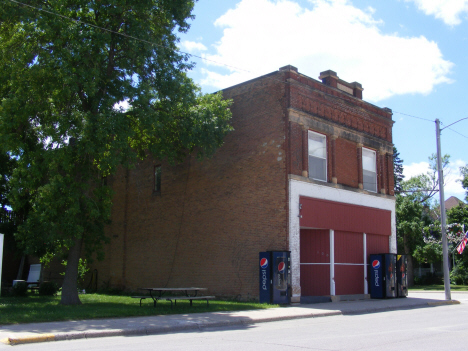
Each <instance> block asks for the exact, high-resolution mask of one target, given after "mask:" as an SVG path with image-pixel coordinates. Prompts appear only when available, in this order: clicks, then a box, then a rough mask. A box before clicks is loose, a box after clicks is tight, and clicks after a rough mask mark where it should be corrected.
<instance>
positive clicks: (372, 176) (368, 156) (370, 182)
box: [362, 148, 377, 193]
mask: <svg viewBox="0 0 468 351" xmlns="http://www.w3.org/2000/svg"><path fill="white" fill-rule="evenodd" d="M362 183H363V184H362V186H363V188H364V189H365V190H368V191H372V192H374V193H376V192H377V167H376V154H375V151H373V150H369V149H366V148H362Z"/></svg>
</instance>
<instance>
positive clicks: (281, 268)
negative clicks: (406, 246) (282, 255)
mask: <svg viewBox="0 0 468 351" xmlns="http://www.w3.org/2000/svg"><path fill="white" fill-rule="evenodd" d="M285 268H286V265H285V264H284V262H280V263H279V265H278V272H279V273H283V272H284V269H285Z"/></svg>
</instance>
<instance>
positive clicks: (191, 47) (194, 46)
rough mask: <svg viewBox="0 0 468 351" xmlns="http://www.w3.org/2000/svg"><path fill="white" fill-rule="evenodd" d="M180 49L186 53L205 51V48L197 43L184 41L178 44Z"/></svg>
mask: <svg viewBox="0 0 468 351" xmlns="http://www.w3.org/2000/svg"><path fill="white" fill-rule="evenodd" d="M179 46H180V49H181V50H184V51H188V52H191V53H193V52H196V51H206V50H207V48H206V46H205V45H203V44H202V43H199V42H195V41H190V40H184V41H182V42H181V43H180V45H179Z"/></svg>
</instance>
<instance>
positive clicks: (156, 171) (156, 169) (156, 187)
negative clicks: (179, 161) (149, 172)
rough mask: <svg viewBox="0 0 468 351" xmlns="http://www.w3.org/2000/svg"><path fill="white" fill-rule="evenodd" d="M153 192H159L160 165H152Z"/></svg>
mask: <svg viewBox="0 0 468 351" xmlns="http://www.w3.org/2000/svg"><path fill="white" fill-rule="evenodd" d="M153 192H155V193H160V192H161V166H154V188H153Z"/></svg>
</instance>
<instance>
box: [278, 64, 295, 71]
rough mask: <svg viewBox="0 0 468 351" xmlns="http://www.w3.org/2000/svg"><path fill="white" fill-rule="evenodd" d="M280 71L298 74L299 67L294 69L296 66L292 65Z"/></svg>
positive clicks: (281, 68)
mask: <svg viewBox="0 0 468 351" xmlns="http://www.w3.org/2000/svg"><path fill="white" fill-rule="evenodd" d="M279 70H280V71H294V72H296V73H298V70H297V67H294V66H291V65H287V66H283V67H280V69H279Z"/></svg>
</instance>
